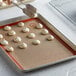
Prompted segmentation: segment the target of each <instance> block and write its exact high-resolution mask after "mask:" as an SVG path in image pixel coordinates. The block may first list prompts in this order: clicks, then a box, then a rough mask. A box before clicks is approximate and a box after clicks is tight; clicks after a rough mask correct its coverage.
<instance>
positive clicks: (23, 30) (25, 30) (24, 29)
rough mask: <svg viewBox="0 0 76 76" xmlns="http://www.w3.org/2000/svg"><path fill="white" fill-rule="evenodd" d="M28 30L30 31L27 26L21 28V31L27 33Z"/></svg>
mask: <svg viewBox="0 0 76 76" xmlns="http://www.w3.org/2000/svg"><path fill="white" fill-rule="evenodd" d="M29 31H30V29H29V28H27V27H26V28H23V29H22V32H23V33H27V32H29Z"/></svg>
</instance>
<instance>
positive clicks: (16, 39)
mask: <svg viewBox="0 0 76 76" xmlns="http://www.w3.org/2000/svg"><path fill="white" fill-rule="evenodd" d="M13 41H14V42H17V43H18V42H21V37H16V38H14V40H13Z"/></svg>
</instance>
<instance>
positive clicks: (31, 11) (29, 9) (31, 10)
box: [12, 1, 38, 17]
mask: <svg viewBox="0 0 76 76" xmlns="http://www.w3.org/2000/svg"><path fill="white" fill-rule="evenodd" d="M20 2H21V4H23V5H25V7H24V8H22V7H20V6H19V5H18V4H17V3H15V2H14V1H12V3H13V4H14V5H15V6H17V7H18V8H20V9H21V10H22V11H23V13H24V14H26V15H27V16H29V17H37V16H38V14H37V9H36V8H35V7H33V6H32V5H30V4H24V3H23V2H22V1H20Z"/></svg>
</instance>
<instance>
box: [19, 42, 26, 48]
mask: <svg viewBox="0 0 76 76" xmlns="http://www.w3.org/2000/svg"><path fill="white" fill-rule="evenodd" d="M19 48H20V49H25V48H27V44H26V43H21V44H20V45H19Z"/></svg>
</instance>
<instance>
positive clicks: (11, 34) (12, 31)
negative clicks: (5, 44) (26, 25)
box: [7, 30, 16, 36]
mask: <svg viewBox="0 0 76 76" xmlns="http://www.w3.org/2000/svg"><path fill="white" fill-rule="evenodd" d="M7 34H8V35H9V36H14V35H16V32H15V31H14V30H11V31H9V32H8V33H7Z"/></svg>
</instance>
